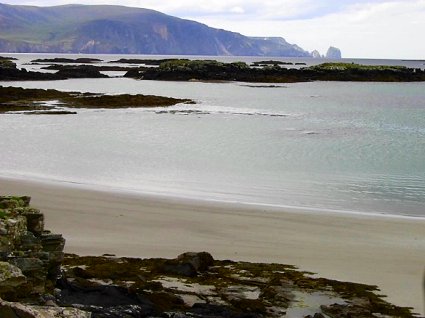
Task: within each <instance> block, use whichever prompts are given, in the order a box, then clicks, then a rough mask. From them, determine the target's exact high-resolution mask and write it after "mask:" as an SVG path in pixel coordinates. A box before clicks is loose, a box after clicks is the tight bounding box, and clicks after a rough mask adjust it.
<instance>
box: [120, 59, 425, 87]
mask: <svg viewBox="0 0 425 318" xmlns="http://www.w3.org/2000/svg"><path fill="white" fill-rule="evenodd" d="M281 64H282V63H280V62H273V61H263V62H262V63H257V64H254V66H250V65H248V64H246V63H244V62H234V63H222V62H218V61H215V60H185V59H178V60H172V61H165V62H163V63H161V64H160V65H159V67H156V68H148V69H144V70H142V71H140V70H132V71H129V72H127V73H126V75H125V76H126V77H131V78H138V79H145V80H171V81H190V80H200V81H240V82H262V83H292V82H309V81H364V82H413V81H425V71H424V70H422V69H409V68H407V67H403V66H384V65H379V66H371V65H360V64H354V63H324V64H320V65H317V66H311V67H303V68H300V69H295V68H286V67H282V65H281Z"/></svg>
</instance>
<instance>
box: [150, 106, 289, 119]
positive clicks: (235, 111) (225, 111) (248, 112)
mask: <svg viewBox="0 0 425 318" xmlns="http://www.w3.org/2000/svg"><path fill="white" fill-rule="evenodd" d="M184 106H185V105H183V107H179V108H173V107H169V108H163V109H161V110H155V113H156V114H173V115H239V116H268V117H288V116H291V115H289V114H284V113H275V112H267V111H262V110H255V109H243V108H231V107H220V106H207V107H201V108H199V109H194V108H184Z"/></svg>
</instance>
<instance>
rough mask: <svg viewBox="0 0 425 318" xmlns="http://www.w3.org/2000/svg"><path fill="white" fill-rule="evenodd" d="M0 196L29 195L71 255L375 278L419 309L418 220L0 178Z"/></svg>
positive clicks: (392, 297) (423, 249) (421, 246)
mask: <svg viewBox="0 0 425 318" xmlns="http://www.w3.org/2000/svg"><path fill="white" fill-rule="evenodd" d="M0 194H1V195H7V194H10V195H30V196H31V197H32V205H33V206H35V207H37V208H39V209H41V210H42V212H43V213H44V214H45V217H46V228H48V229H50V230H52V231H54V232H56V233H62V234H63V235H64V237H65V238H66V240H67V243H66V247H65V249H66V252H68V253H77V254H80V255H101V254H104V253H112V254H116V255H118V256H134V257H175V256H177V255H178V254H180V253H182V252H185V251H208V252H210V253H211V254H212V255H213V256H214V257H215V258H217V259H232V260H244V261H254V262H278V263H284V264H292V265H296V266H298V267H299V268H300V269H303V270H307V271H312V272H315V273H318V275H319V276H322V277H327V278H332V279H338V280H343V281H353V282H358V283H366V284H372V285H377V286H379V288H380V289H381V290H382V294H385V295H388V300H389V301H390V302H392V303H394V304H396V305H399V306H410V307H414V309H415V311H416V312H419V313H422V314H423V313H424V308H423V306H424V296H423V289H422V281H423V274H424V269H425V218H409V217H393V216H373V215H365V214H342V213H332V212H315V213H313V212H306V211H287V210H284V209H282V208H273V207H261V206H252V205H241V204H232V203H219V202H208V201H202V200H197V201H195V200H188V199H179V198H172V197H165V196H154V195H142V194H137V193H126V192H122V191H118V190H113V189H95V188H94V187H89V186H81V185H72V184H66V183H47V182H40V181H28V180H23V179H11V178H0Z"/></svg>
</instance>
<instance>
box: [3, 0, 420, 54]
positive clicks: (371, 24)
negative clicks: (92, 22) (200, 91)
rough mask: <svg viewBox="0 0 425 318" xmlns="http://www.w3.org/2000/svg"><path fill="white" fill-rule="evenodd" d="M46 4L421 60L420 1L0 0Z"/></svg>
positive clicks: (312, 46) (307, 47)
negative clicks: (154, 16) (136, 13)
mask: <svg viewBox="0 0 425 318" xmlns="http://www.w3.org/2000/svg"><path fill="white" fill-rule="evenodd" d="M0 2H2V3H9V4H25V5H37V6H51V5H59V4H69V3H82V4H117V5H126V6H132V7H142V8H149V9H154V10H158V11H161V12H164V13H167V14H170V15H174V16H177V17H180V18H187V19H192V20H196V21H199V22H202V23H205V24H207V25H209V26H212V27H217V28H222V29H226V30H230V31H235V32H240V33H242V34H244V35H249V36H282V37H284V38H285V39H286V40H287V41H288V42H290V43H295V44H298V45H299V46H301V47H302V48H303V49H305V50H308V51H312V50H314V49H317V50H319V51H320V52H321V53H325V52H326V50H327V48H328V47H329V46H330V45H333V46H336V47H339V48H340V49H341V50H342V54H343V57H363V58H398V59H425V41H424V38H425V36H424V34H425V0H345V1H344V0H245V1H242V0H179V1H165V0H78V1H77V0H75V1H72V0H10V1H8V0H0Z"/></svg>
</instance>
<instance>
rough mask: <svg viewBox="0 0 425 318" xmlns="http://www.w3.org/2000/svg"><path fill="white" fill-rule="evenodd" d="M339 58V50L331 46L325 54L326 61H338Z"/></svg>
mask: <svg viewBox="0 0 425 318" xmlns="http://www.w3.org/2000/svg"><path fill="white" fill-rule="evenodd" d="M341 57H342V56H341V50H340V49H338V48H336V47H333V46H331V47H330V48H329V49H328V51H327V52H326V58H327V59H340V58H341Z"/></svg>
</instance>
